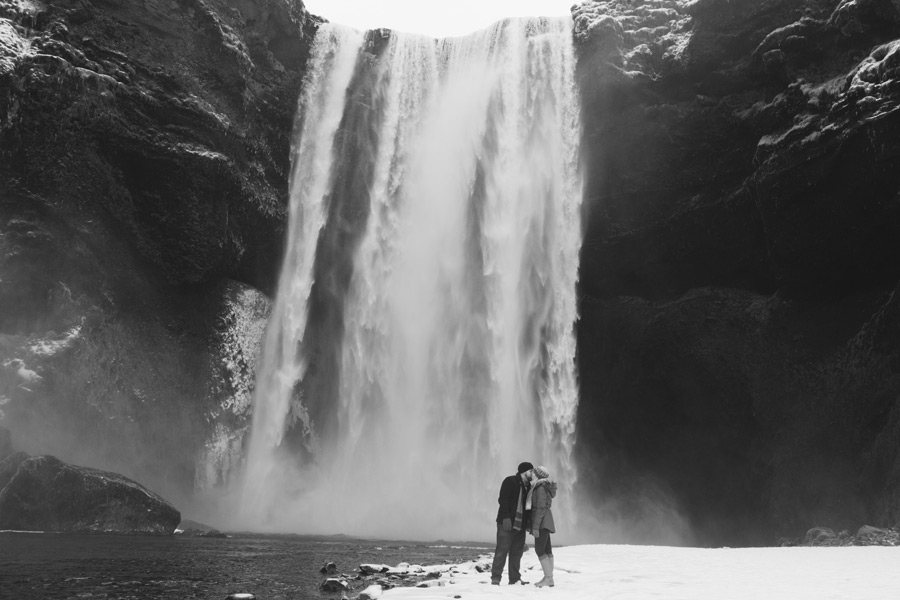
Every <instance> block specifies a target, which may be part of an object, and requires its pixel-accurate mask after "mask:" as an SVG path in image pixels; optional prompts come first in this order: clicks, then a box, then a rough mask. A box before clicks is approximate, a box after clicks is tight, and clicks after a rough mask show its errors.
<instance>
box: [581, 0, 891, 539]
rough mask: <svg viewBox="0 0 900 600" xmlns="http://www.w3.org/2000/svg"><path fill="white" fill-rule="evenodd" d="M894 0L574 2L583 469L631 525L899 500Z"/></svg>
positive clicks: (852, 519) (885, 508)
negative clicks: (581, 147)
mask: <svg viewBox="0 0 900 600" xmlns="http://www.w3.org/2000/svg"><path fill="white" fill-rule="evenodd" d="M898 5H900V3H897V2H893V3H892V2H891V1H889V0H841V1H838V0H834V1H825V0H777V1H776V0H772V1H768V0H762V1H758V2H733V1H728V0H699V1H694V2H681V1H675V0H647V1H640V0H634V1H626V0H621V1H617V0H613V1H608V2H596V1H595V2H587V3H584V4H583V5H581V6H579V7H575V9H574V15H575V19H576V25H575V35H576V39H577V41H578V42H579V48H580V58H579V77H580V82H581V85H582V91H583V96H584V102H583V110H584V122H585V152H586V159H585V167H586V168H585V171H586V174H587V192H586V206H587V212H586V214H585V218H586V221H585V222H586V225H585V228H586V232H585V243H584V248H583V251H582V272H581V284H580V292H581V307H580V308H581V321H580V323H579V325H578V336H579V337H578V339H579V367H580V372H581V390H582V398H581V406H580V408H579V417H578V422H579V432H578V435H579V452H580V457H579V458H580V464H581V465H582V467H583V469H582V476H583V478H582V480H581V485H582V486H583V490H584V491H586V492H587V495H589V496H593V497H598V496H602V497H605V498H606V499H607V500H606V501H605V503H604V505H603V506H602V507H601V508H600V509H599V510H600V512H601V513H602V514H604V515H605V516H606V517H607V518H621V519H622V520H623V523H624V531H626V532H630V533H632V534H634V535H637V536H644V537H645V538H646V539H658V538H659V537H660V536H663V537H665V536H666V535H669V534H664V533H661V532H662V529H660V527H662V528H665V527H666V526H667V525H669V526H671V527H672V529H676V530H677V529H678V527H676V526H675V523H674V521H675V520H677V519H679V518H680V519H682V520H683V522H682V526H681V528H680V531H676V534H677V533H684V534H685V535H686V536H687V537H686V538H682V539H687V540H690V541H694V542H700V543H728V544H735V543H772V542H773V540H774V539H775V538H776V536H777V535H792V536H799V535H802V533H803V532H804V531H805V530H806V529H807V528H808V527H809V526H812V525H829V526H832V527H835V529H837V528H842V529H843V528H846V529H851V530H854V529H855V528H857V527H859V526H860V525H862V524H864V523H866V522H868V521H872V522H877V524H880V525H884V526H890V525H894V524H896V522H897V520H898V517H900V514H898V511H900V469H898V464H900V463H898V462H897V456H898V450H900V447H898V440H900V404H898V401H897V400H898V397H900V394H898V393H900V377H898V369H900V362H898V361H900V337H898V333H900V329H898V327H900V312H898V310H897V309H898V302H900V284H898V282H900V262H898V261H897V259H896V257H897V256H898V250H900V194H898V192H900V135H898V133H900V110H898V101H900V79H898V77H900V70H898V65H900V40H898V39H897V38H898V37H900V14H898V10H897V9H898ZM652 499H656V501H654V500H652ZM660 505H664V507H665V510H663V511H660ZM654 515H666V516H665V517H663V518H662V519H655V518H654ZM665 520H669V521H670V522H669V523H668V524H667V523H660V522H658V521H665ZM642 527H643V529H641V528H642ZM677 538H678V536H677V535H672V536H671V537H670V539H672V541H677Z"/></svg>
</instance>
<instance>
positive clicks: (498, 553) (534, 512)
mask: <svg viewBox="0 0 900 600" xmlns="http://www.w3.org/2000/svg"><path fill="white" fill-rule="evenodd" d="M554 496H556V482H554V481H550V472H549V471H548V470H547V469H545V468H544V467H535V466H534V465H532V464H531V463H530V462H523V463H522V464H520V465H519V469H518V473H516V474H515V475H510V476H509V477H507V478H506V479H504V480H503V483H502V484H501V485H500V498H499V499H498V502H499V503H500V509H499V510H498V511H497V549H496V550H494V565H493V567H492V569H491V583H492V584H494V585H500V577H501V576H502V575H503V563H505V562H506V558H507V556H508V557H509V583H510V585H513V584H516V583H522V584H524V583H527V582H526V581H522V576H521V573H519V565H520V564H521V562H522V553H523V552H525V532H526V531H530V532H531V535H533V536H534V551H535V552H537V555H538V560H540V561H541V568H542V569H543V570H544V578H543V579H541V580H540V581H538V582H537V583H536V584H535V586H537V587H544V586H549V587H553V549H552V548H551V546H550V534H551V533H556V528H555V527H554V526H553V513H552V512H551V511H550V504H551V503H552V501H553V498H554Z"/></svg>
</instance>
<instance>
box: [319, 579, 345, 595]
mask: <svg viewBox="0 0 900 600" xmlns="http://www.w3.org/2000/svg"><path fill="white" fill-rule="evenodd" d="M319 589H320V590H322V591H323V592H346V591H348V590H349V589H350V584H349V583H347V582H346V581H344V580H342V579H336V578H334V577H329V578H328V579H326V580H325V581H323V582H322V583H321V584H319Z"/></svg>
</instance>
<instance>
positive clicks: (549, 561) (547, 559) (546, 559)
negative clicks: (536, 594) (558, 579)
mask: <svg viewBox="0 0 900 600" xmlns="http://www.w3.org/2000/svg"><path fill="white" fill-rule="evenodd" d="M539 560H540V561H541V568H543V569H544V578H543V579H541V580H540V581H538V582H537V583H536V584H534V587H553V555H552V554H550V555H547V556H542V557H540V559H539Z"/></svg>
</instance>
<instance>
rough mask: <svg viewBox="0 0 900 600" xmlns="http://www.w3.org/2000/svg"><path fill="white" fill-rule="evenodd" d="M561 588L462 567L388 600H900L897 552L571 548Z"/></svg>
mask: <svg viewBox="0 0 900 600" xmlns="http://www.w3.org/2000/svg"><path fill="white" fill-rule="evenodd" d="M553 553H554V555H555V556H556V572H555V580H556V586H555V587H554V588H535V587H534V586H533V585H528V586H509V585H507V584H506V574H505V573H504V582H503V584H502V585H500V586H492V585H490V573H479V572H477V571H476V570H475V565H476V564H483V563H484V561H483V560H482V561H478V562H477V563H464V564H462V565H459V566H458V568H457V569H455V571H456V572H455V573H454V572H453V571H451V572H448V573H446V574H445V575H444V576H443V577H442V578H441V580H440V581H442V583H443V584H444V585H442V586H439V587H431V588H425V589H419V588H395V589H392V590H388V591H386V592H385V593H384V595H383V596H382V599H383V600H400V599H406V600H411V599H416V600H418V599H422V600H424V599H435V598H441V599H446V598H461V599H462V600H480V599H482V598H484V599H493V598H545V599H548V600H549V599H552V598H560V599H561V598H565V599H566V600H581V599H583V600H595V599H597V598H615V599H616V600H632V599H633V600H638V599H640V600H644V599H647V598H665V599H666V600H677V599H684V600H703V599H709V600H724V599H728V600H745V599H746V600H759V599H761V598H764V599H766V600H778V599H781V598H786V599H788V598H789V599H790V600H804V599H809V600H825V599H828V598H833V599H838V598H840V599H846V598H854V599H859V600H862V599H864V600H874V599H882V598H884V599H888V598H897V597H898V595H900V569H897V562H898V560H900V548H892V547H883V546H851V547H830V548H807V547H795V548H742V549H730V548H717V549H704V548H669V547H661V546H570V547H566V548H558V549H554V551H553ZM522 573H523V577H524V579H525V580H527V581H530V582H535V581H537V580H539V579H540V578H541V574H540V565H539V564H538V561H537V557H536V556H535V554H534V552H532V551H529V552H527V553H526V554H525V556H524V557H523V559H522Z"/></svg>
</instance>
